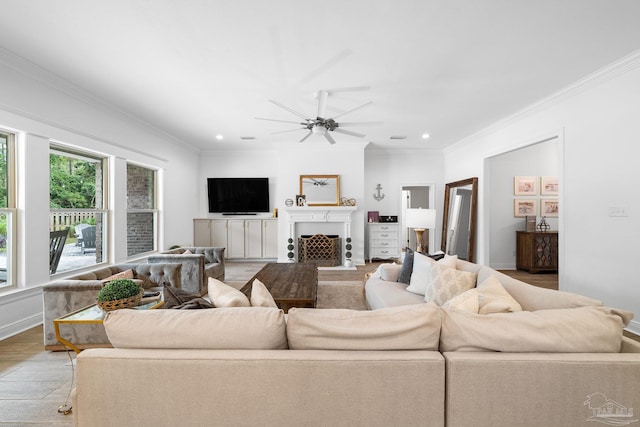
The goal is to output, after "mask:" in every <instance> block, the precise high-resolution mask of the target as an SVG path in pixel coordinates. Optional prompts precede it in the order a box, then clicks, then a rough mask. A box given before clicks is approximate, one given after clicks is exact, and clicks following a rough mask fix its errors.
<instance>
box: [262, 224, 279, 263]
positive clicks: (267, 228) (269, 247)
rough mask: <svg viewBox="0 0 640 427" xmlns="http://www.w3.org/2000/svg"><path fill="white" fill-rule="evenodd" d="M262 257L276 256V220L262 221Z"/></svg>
mask: <svg viewBox="0 0 640 427" xmlns="http://www.w3.org/2000/svg"><path fill="white" fill-rule="evenodd" d="M262 257H263V258H278V220H275V219H265V220H263V221H262Z"/></svg>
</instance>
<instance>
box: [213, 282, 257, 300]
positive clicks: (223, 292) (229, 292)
mask: <svg viewBox="0 0 640 427" xmlns="http://www.w3.org/2000/svg"><path fill="white" fill-rule="evenodd" d="M209 298H211V302H212V303H213V305H215V306H216V307H251V303H250V302H249V298H247V296H246V295H245V294H243V293H242V292H240V291H239V290H237V289H236V288H232V287H231V286H229V285H227V284H225V283H222V282H221V281H220V280H218V279H214V278H213V277H209Z"/></svg>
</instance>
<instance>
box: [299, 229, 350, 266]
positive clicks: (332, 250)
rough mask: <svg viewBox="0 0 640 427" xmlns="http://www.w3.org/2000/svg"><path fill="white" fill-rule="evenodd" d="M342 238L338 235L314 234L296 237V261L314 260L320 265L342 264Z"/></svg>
mask: <svg viewBox="0 0 640 427" xmlns="http://www.w3.org/2000/svg"><path fill="white" fill-rule="evenodd" d="M341 247H342V239H341V238H340V237H339V236H331V235H326V234H315V235H313V236H300V237H299V238H298V262H315V263H317V264H318V265H319V266H321V267H335V266H338V265H341V264H342V251H341V249H340V248H341Z"/></svg>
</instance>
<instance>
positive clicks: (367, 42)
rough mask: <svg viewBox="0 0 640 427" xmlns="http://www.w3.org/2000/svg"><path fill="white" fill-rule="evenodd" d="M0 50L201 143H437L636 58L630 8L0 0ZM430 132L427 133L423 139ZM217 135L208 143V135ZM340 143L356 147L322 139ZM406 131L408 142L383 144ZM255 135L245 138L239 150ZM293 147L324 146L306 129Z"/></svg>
mask: <svg viewBox="0 0 640 427" xmlns="http://www.w3.org/2000/svg"><path fill="white" fill-rule="evenodd" d="M1 8H2V15H3V18H2V22H1V24H0V46H1V47H2V48H4V49H6V50H8V51H10V52H12V53H14V54H17V55H19V56H21V57H23V58H25V59H27V60H29V61H31V62H33V63H36V64H37V65H39V66H41V67H43V68H44V69H46V70H49V71H51V72H52V73H54V74H56V75H58V76H60V77H62V78H64V79H66V80H68V81H70V82H72V83H73V84H75V85H76V86H78V87H80V88H82V89H83V90H85V91H88V92H90V93H91V94H93V95H95V96H97V97H99V98H102V99H104V100H105V101H107V102H108V103H111V104H112V105H114V106H116V107H117V108H119V109H121V110H125V111H127V112H129V113H131V114H133V115H135V116H137V117H139V118H140V119H142V120H144V121H146V122H149V123H151V124H153V125H154V126H156V127H158V128H160V129H162V130H164V131H166V132H168V133H170V134H172V135H174V136H176V137H178V138H179V139H181V140H183V141H186V142H188V143H190V144H193V145H194V146H198V147H201V148H202V149H216V148H223V147H235V148H255V147H265V146H270V145H272V144H274V143H278V142H294V141H298V140H299V139H301V138H302V137H303V136H304V135H305V134H306V133H305V131H303V130H299V131H296V132H289V133H283V134H276V135H274V134H272V133H273V132H277V131H282V130H287V129H293V128H295V127H296V125H291V124H287V123H276V122H267V121H260V120H255V119H254V117H256V116H260V117H270V118H274V119H281V120H293V121H296V120H297V118H296V116H294V115H292V114H291V113H289V112H287V111H285V110H283V109H281V108H278V107H277V106H275V105H273V104H271V103H269V102H268V100H269V99H275V100H278V101H280V102H282V103H284V104H286V105H288V106H290V107H292V108H294V109H296V110H298V111H301V112H303V113H305V114H308V115H309V116H311V117H315V114H316V105H317V104H316V101H315V100H314V98H313V94H314V92H315V91H317V90H320V89H331V88H342V87H352V86H363V85H366V86H370V89H369V90H368V91H356V92H343V93H339V94H335V95H333V96H330V97H329V100H328V109H327V112H328V115H331V114H337V113H339V112H342V111H346V110H348V109H350V108H353V107H356V106H358V105H360V104H362V103H364V102H366V101H369V100H371V101H373V104H372V105H370V106H367V107H365V108H362V109H360V110H358V111H355V112H353V113H350V114H346V115H344V116H343V117H341V119H343V120H344V121H349V122H351V121H382V122H384V123H383V124H378V125H371V126H365V127H358V128H349V129H352V130H354V131H358V132H361V133H365V134H366V137H365V138H364V140H365V141H371V142H372V145H371V147H373V148H384V147H399V148H416V147H422V148H425V149H440V148H444V147H446V146H447V145H449V144H452V143H455V142H456V141H459V140H460V139H461V138H463V137H465V136H468V135H470V134H472V133H474V132H477V131H479V130H481V129H483V128H484V127H486V126H488V125H490V124H492V123H494V122H496V121H498V120H500V119H501V118H504V117H505V116H507V115H510V114H512V113H514V112H516V111H517V110H519V109H522V108H524V107H526V106H527V105H530V104H532V103H533V102H535V101H536V100H539V99H541V98H543V97H545V96H547V95H550V94H552V93H553V92H555V91H557V90H560V89H562V88H564V87H566V86H567V85H569V84H570V83H572V82H574V81H576V80H578V79H580V78H582V77H584V76H586V75H588V74H590V73H593V72H595V71H596V70H598V69H600V68H601V67H604V66H606V65H607V64H610V63H612V62H614V61H615V60H617V59H619V58H622V57H624V56H626V55H628V54H631V53H632V52H634V51H636V50H638V49H640V24H639V21H640V20H639V18H640V1H637V0H615V1H611V0H551V1H549V0H537V1H531V0H482V1H478V0H412V1H411V0H394V1H380V0H378V1H376V0H339V1H338V0H325V1H321V2H309V1H302V0H271V1H263V0H253V1H247V0H215V1H214V0H182V1H178V0H110V1H105V0H56V1H51V0H2V2H1ZM424 132H428V133H429V134H430V135H431V137H430V138H429V139H428V140H422V139H421V138H420V136H421V134H422V133H424ZM216 134H221V135H223V136H224V139H223V141H216V139H215V135H216ZM333 135H334V137H335V139H336V140H337V141H338V144H347V143H349V142H351V141H358V140H360V139H359V138H356V137H353V136H348V135H342V134H335V133H334V134H333ZM392 135H404V136H406V137H407V138H406V139H404V140H390V139H389V137H390V136H392ZM243 136H252V137H255V138H256V139H255V140H254V141H243V140H241V139H240V138H241V137H243ZM303 144H326V145H328V143H327V141H325V140H324V139H323V138H322V137H320V136H312V137H311V138H309V139H308V140H306V141H305V142H304V143H303Z"/></svg>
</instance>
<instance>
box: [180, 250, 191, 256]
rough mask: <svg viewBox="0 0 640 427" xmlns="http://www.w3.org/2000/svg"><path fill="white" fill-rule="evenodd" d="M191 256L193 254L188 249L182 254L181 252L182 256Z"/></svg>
mask: <svg viewBox="0 0 640 427" xmlns="http://www.w3.org/2000/svg"><path fill="white" fill-rule="evenodd" d="M191 254H193V252H191V251H190V250H189V249H185V250H184V252H182V255H191Z"/></svg>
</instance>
